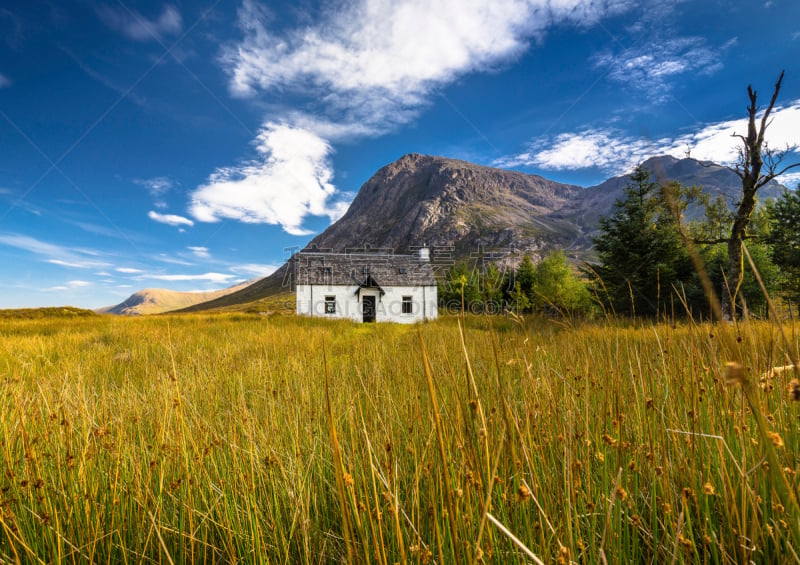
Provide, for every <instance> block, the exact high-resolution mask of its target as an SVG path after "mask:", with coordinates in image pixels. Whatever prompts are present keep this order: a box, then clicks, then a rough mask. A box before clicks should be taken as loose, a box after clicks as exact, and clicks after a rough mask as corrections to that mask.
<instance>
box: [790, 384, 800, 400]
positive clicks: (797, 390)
mask: <svg viewBox="0 0 800 565" xmlns="http://www.w3.org/2000/svg"><path fill="white" fill-rule="evenodd" d="M789 398H791V399H792V401H794V402H800V381H799V380H797V379H792V380H791V381H789Z"/></svg>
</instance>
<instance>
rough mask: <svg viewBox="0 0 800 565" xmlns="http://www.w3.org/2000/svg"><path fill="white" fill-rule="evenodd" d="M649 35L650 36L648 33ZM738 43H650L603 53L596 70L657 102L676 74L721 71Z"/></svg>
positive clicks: (693, 39) (694, 40)
mask: <svg viewBox="0 0 800 565" xmlns="http://www.w3.org/2000/svg"><path fill="white" fill-rule="evenodd" d="M646 33H651V30H647V31H646ZM736 43H737V40H736V38H733V39H731V40H729V41H727V42H726V43H724V44H723V45H721V46H718V47H712V46H709V45H708V43H707V41H706V40H705V38H703V37H675V38H672V39H667V40H664V41H653V40H651V41H647V42H646V43H645V46H644V47H640V46H638V45H637V46H636V47H631V48H628V49H623V50H621V51H619V52H614V51H610V50H607V51H603V52H601V53H599V54H597V55H595V56H594V57H593V58H592V59H593V63H594V66H595V68H597V69H600V70H603V71H606V72H607V76H608V78H609V79H611V80H614V81H616V82H619V83H621V84H623V85H625V86H631V87H633V88H636V89H639V90H642V91H645V92H647V93H648V95H649V97H650V98H651V99H652V100H653V101H655V102H659V101H661V102H663V101H665V100H666V99H667V98H668V95H669V92H670V90H671V88H672V84H671V82H670V81H671V79H672V77H674V76H675V75H680V74H686V73H692V74H694V75H709V74H713V73H714V72H716V71H718V70H720V69H721V68H722V57H721V56H722V55H723V54H724V53H725V52H726V51H727V50H729V49H730V48H731V47H732V46H734V45H736Z"/></svg>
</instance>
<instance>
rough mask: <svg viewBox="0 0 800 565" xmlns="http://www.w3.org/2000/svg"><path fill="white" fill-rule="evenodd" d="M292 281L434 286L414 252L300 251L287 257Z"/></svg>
mask: <svg viewBox="0 0 800 565" xmlns="http://www.w3.org/2000/svg"><path fill="white" fill-rule="evenodd" d="M291 263H292V266H293V267H294V272H295V283H296V284H319V285H362V284H364V282H365V281H366V280H367V279H368V277H372V279H373V281H374V282H375V283H377V284H378V285H380V286H381V287H383V288H386V287H387V286H435V285H436V279H435V278H434V277H433V268H432V267H431V263H430V261H429V260H427V259H420V258H419V257H418V256H417V255H392V254H380V253H315V252H300V253H297V254H296V255H295V256H294V257H292V260H291Z"/></svg>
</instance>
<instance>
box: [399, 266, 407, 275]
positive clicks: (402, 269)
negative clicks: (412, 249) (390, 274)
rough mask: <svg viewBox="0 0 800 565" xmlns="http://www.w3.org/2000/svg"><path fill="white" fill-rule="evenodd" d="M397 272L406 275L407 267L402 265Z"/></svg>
mask: <svg viewBox="0 0 800 565" xmlns="http://www.w3.org/2000/svg"><path fill="white" fill-rule="evenodd" d="M397 272H398V273H399V274H401V275H405V274H406V269H405V267H400V268H399V269H397Z"/></svg>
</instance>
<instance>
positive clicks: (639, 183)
mask: <svg viewBox="0 0 800 565" xmlns="http://www.w3.org/2000/svg"><path fill="white" fill-rule="evenodd" d="M630 179H631V182H630V184H628V186H627V187H626V188H625V189H624V196H623V198H622V199H620V200H617V201H616V202H615V203H614V209H613V211H612V213H611V215H610V216H607V217H603V218H601V219H600V222H599V227H600V235H599V236H597V237H596V238H594V239H593V242H594V245H595V249H596V250H597V253H598V257H599V259H600V264H599V265H597V266H596V267H594V268H593V270H594V271H595V273H596V275H597V276H599V277H600V278H601V279H602V283H603V287H604V289H605V290H600V291H599V292H598V294H599V296H600V297H601V299H604V300H606V301H607V302H608V304H609V305H610V306H612V307H613V309H614V311H616V312H617V313H618V314H636V315H645V316H651V315H656V314H658V313H659V312H662V311H663V310H664V305H665V304H667V303H668V301H669V295H670V294H671V293H672V292H673V290H672V287H673V285H675V286H676V287H678V288H679V287H680V285H681V283H691V282H692V280H693V278H694V277H693V268H692V264H691V260H690V258H689V255H688V253H687V251H686V249H685V247H684V245H683V240H682V238H681V235H680V231H679V229H678V225H677V222H676V220H675V218H674V216H673V214H672V213H671V212H670V209H669V207H668V206H667V204H666V202H665V200H664V197H663V195H662V190H661V188H660V187H659V185H658V184H657V183H655V182H653V181H652V180H651V179H650V172H649V171H648V170H646V169H644V168H643V167H641V166H639V167H636V169H635V170H634V171H633V173H632V174H631V176H630ZM665 188H666V189H669V190H670V191H671V192H672V194H673V196H674V195H678V196H680V193H681V190H682V188H681V187H680V185H671V186H669V187H665Z"/></svg>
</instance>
